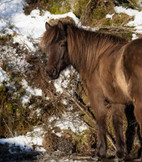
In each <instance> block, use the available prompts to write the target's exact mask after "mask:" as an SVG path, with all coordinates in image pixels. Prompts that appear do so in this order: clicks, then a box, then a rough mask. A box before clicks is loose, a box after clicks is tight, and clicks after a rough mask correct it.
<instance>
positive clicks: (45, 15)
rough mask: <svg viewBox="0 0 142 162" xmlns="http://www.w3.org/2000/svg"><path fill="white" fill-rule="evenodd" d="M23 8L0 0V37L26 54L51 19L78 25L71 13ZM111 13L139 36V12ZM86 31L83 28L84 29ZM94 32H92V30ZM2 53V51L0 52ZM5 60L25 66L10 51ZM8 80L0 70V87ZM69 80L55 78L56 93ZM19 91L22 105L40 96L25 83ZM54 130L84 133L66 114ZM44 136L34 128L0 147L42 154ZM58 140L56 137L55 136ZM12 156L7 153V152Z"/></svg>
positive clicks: (66, 73)
mask: <svg viewBox="0 0 142 162" xmlns="http://www.w3.org/2000/svg"><path fill="white" fill-rule="evenodd" d="M24 5H26V3H25V1H24V0H0V35H4V34H11V35H13V41H14V42H18V43H20V44H22V45H24V46H26V47H27V48H28V49H29V51H36V47H35V46H34V43H38V42H39V38H40V37H41V35H42V34H43V32H44V31H45V22H48V21H49V20H51V19H59V18H65V17H67V16H69V17H72V18H73V20H74V21H75V23H76V24H78V25H80V24H79V19H78V18H77V17H76V16H75V15H74V14H73V13H72V12H69V13H66V14H62V15H54V14H51V13H50V12H48V11H42V12H40V11H39V10H38V9H35V10H33V11H32V12H31V13H30V15H25V14H24V10H23V6H24ZM114 9H115V12H116V13H118V14H120V13H125V14H127V15H129V16H132V17H134V19H133V20H132V21H129V22H128V24H127V25H128V26H134V27H135V29H136V32H137V33H141V34H142V11H137V10H133V9H126V8H124V7H115V8H114ZM113 15H114V14H111V15H110V14H107V15H106V18H110V19H112V17H113ZM84 28H86V29H87V27H84ZM92 30H96V29H92ZM136 38H137V35H136V34H133V38H132V39H136ZM1 50H5V49H2V48H1V49H0V51H1ZM5 51H7V53H8V55H9V57H7V56H6V55H3V56H0V59H3V57H6V58H7V59H9V60H10V61H11V64H14V65H15V66H17V67H20V68H21V69H23V70H24V68H23V67H24V66H27V63H26V62H25V60H23V57H21V56H17V55H16V52H11V51H12V49H11V48H9V49H6V50H5ZM63 75H64V77H66V78H69V77H70V71H69V70H66V71H64V74H63ZM8 80H9V78H8V75H7V74H6V72H5V71H4V70H3V69H2V68H1V67H0V85H2V83H3V82H7V81H8ZM68 83H69V80H67V79H66V80H65V79H63V78H59V79H58V80H56V81H55V82H54V86H55V88H56V91H57V92H59V93H63V88H62V87H64V88H67V87H68ZM21 84H22V86H23V88H24V89H25V90H26V95H25V96H23V98H22V103H23V105H25V104H26V103H28V102H29V101H30V97H31V95H34V96H42V90H41V89H38V88H32V87H30V86H29V85H28V82H27V81H26V80H24V79H23V80H22V82H21ZM46 100H49V97H46ZM63 103H64V104H67V102H66V100H63ZM40 111H41V110H40V109H38V108H37V114H39V113H40ZM55 119H56V117H54V116H52V117H51V118H50V120H49V122H52V121H54V120H55ZM55 125H56V126H58V127H60V128H61V129H62V130H64V129H71V130H72V131H73V132H82V131H83V130H86V129H88V127H87V125H86V124H84V123H83V122H80V121H79V119H78V116H77V115H74V116H73V115H71V114H69V112H67V113H64V114H63V116H62V120H60V119H59V120H57V122H56V123H55ZM43 134H44V132H43V130H41V129H40V128H35V129H34V130H33V131H32V132H29V133H27V134H26V135H25V136H18V137H13V138H7V139H0V143H2V144H4V143H9V145H11V146H12V145H15V146H19V147H20V148H21V150H25V151H29V150H33V149H34V145H36V146H37V147H36V150H40V151H45V150H44V149H43V148H42V147H41V145H42V136H43ZM58 135H59V136H60V134H58ZM9 151H10V152H12V151H11V150H9Z"/></svg>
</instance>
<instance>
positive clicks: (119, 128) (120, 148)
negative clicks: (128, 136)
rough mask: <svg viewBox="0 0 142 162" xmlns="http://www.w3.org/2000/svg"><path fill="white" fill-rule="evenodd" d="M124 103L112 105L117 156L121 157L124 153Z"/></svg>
mask: <svg viewBox="0 0 142 162" xmlns="http://www.w3.org/2000/svg"><path fill="white" fill-rule="evenodd" d="M124 109H125V105H121V104H113V105H112V122H113V127H114V131H115V134H116V148H117V153H116V154H117V157H118V158H123V157H124V155H125V143H124V137H123V113H124Z"/></svg>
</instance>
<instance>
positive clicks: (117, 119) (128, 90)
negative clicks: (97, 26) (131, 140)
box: [40, 21, 142, 158]
mask: <svg viewBox="0 0 142 162" xmlns="http://www.w3.org/2000/svg"><path fill="white" fill-rule="evenodd" d="M40 46H41V48H42V49H44V50H45V51H47V52H48V63H47V67H46V71H47V74H48V75H49V76H50V77H51V78H52V79H56V78H58V77H59V74H60V72H61V71H62V70H63V69H65V68H66V67H67V66H68V65H72V66H73V67H74V68H75V69H76V70H77V71H78V72H79V74H80V77H81V79H82V81H83V83H84V84H85V85H86V88H87V90H88V97H89V100H90V103H91V107H92V111H93V112H94V114H95V117H96V121H97V126H98V131H97V132H98V135H97V139H98V142H97V148H98V156H100V157H105V156H106V150H107V140H106V130H107V127H106V114H107V113H106V112H107V109H106V107H105V104H104V101H105V100H107V101H109V103H110V104H111V107H112V118H113V126H114V130H115V133H116V146H117V156H118V157H119V158H121V157H123V156H124V154H125V143H124V137H123V128H122V127H123V119H122V113H123V111H124V108H125V106H126V105H127V104H129V103H132V104H133V105H134V107H135V108H134V114H135V117H136V120H137V122H138V123H139V126H140V134H141V136H142V39H137V40H134V41H131V42H130V43H128V42H127V41H126V40H125V39H123V38H120V37H117V36H113V35H110V34H103V33H99V32H92V31H88V30H85V29H82V28H78V27H77V26H75V25H73V24H69V23H63V22H61V21H59V22H58V24H56V25H54V26H50V25H49V24H48V23H46V31H45V33H44V35H43V37H42V38H41V42H40Z"/></svg>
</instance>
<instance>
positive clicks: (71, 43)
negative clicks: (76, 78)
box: [68, 28, 119, 77]
mask: <svg viewBox="0 0 142 162" xmlns="http://www.w3.org/2000/svg"><path fill="white" fill-rule="evenodd" d="M117 44H119V43H116V44H114V43H113V41H108V39H106V38H105V37H104V38H103V35H102V36H101V34H100V35H98V33H97V32H90V31H86V30H83V29H79V28H76V29H74V30H72V32H71V33H68V52H69V57H70V62H71V64H72V65H73V66H74V68H75V69H76V70H77V71H78V72H79V73H80V74H81V75H82V76H83V75H85V76H86V75H87V77H90V76H91V74H92V72H93V71H94V70H95V68H96V66H97V64H98V61H99V59H100V57H101V56H102V55H103V54H105V53H109V52H107V51H110V50H113V48H114V47H115V46H117ZM111 48H112V49H111Z"/></svg>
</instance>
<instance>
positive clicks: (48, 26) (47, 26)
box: [45, 22, 51, 30]
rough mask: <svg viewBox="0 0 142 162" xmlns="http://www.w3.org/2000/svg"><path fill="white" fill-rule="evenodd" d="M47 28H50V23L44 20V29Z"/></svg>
mask: <svg viewBox="0 0 142 162" xmlns="http://www.w3.org/2000/svg"><path fill="white" fill-rule="evenodd" d="M49 28H51V25H50V24H49V23H48V22H46V23H45V29H46V30H47V29H49Z"/></svg>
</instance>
